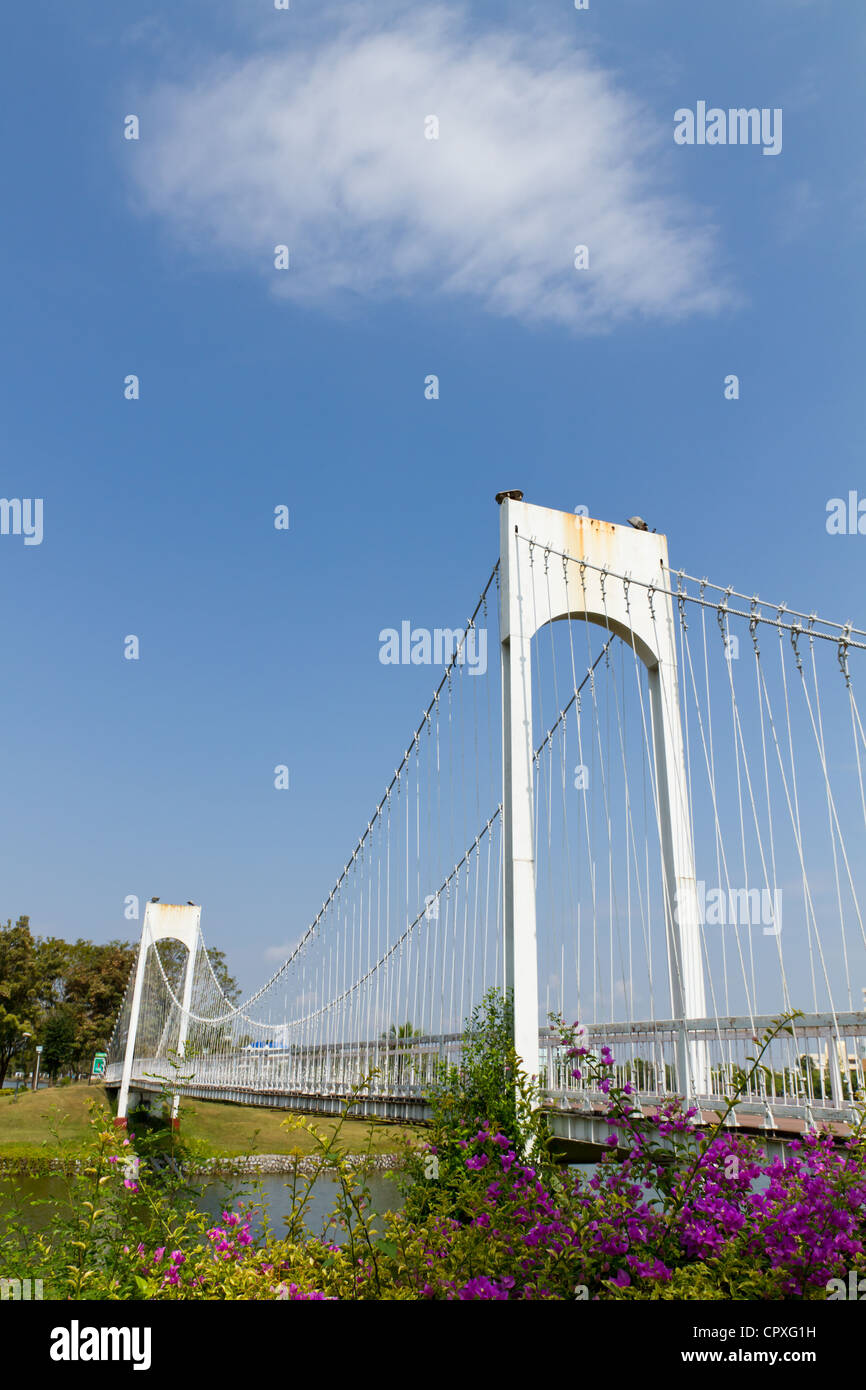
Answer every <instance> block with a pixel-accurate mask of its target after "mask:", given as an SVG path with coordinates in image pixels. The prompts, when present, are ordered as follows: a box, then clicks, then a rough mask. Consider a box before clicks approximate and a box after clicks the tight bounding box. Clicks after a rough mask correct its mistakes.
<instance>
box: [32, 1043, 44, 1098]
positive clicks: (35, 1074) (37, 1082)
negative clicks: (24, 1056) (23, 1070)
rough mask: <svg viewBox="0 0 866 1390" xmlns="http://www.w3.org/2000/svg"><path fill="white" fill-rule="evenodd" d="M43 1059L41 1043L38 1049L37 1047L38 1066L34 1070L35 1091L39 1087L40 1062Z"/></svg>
mask: <svg viewBox="0 0 866 1390" xmlns="http://www.w3.org/2000/svg"><path fill="white" fill-rule="evenodd" d="M41 1058H42V1044H41V1043H38V1044H37V1047H36V1066H35V1067H34V1068H33V1087H32V1089H33V1090H34V1091H35V1090H36V1087H37V1086H38V1085H39V1062H40V1060H41Z"/></svg>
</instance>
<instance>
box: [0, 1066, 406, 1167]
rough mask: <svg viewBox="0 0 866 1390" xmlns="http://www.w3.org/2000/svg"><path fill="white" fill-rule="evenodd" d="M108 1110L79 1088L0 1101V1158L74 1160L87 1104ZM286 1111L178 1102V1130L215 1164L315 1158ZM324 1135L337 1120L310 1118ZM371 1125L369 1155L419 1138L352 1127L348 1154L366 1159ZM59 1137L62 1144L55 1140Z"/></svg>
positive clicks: (91, 1089)
mask: <svg viewBox="0 0 866 1390" xmlns="http://www.w3.org/2000/svg"><path fill="white" fill-rule="evenodd" d="M91 1101H97V1102H99V1103H101V1104H103V1105H104V1104H106V1103H107V1101H106V1093H105V1091H104V1090H103V1089H102V1087H101V1086H97V1085H93V1086H88V1085H87V1083H86V1082H85V1081H79V1082H76V1083H74V1084H73V1085H71V1086H61V1087H56V1088H54V1087H52V1088H50V1089H47V1090H44V1091H38V1092H36V1093H35V1094H34V1093H33V1092H32V1091H19V1093H18V1097H17V1099H15V1100H13V1099H11V1097H10V1096H9V1095H8V1094H7V1093H6V1092H3V1093H2V1095H0V1158H30V1157H36V1156H38V1157H41V1158H44V1157H45V1156H46V1155H48V1156H52V1155H58V1156H59V1155H60V1154H69V1155H74V1154H76V1153H77V1152H78V1151H79V1150H81V1149H82V1148H83V1147H84V1146H85V1145H86V1144H87V1142H88V1141H89V1139H90V1137H91V1130H90V1125H89V1119H90V1113H89V1109H88V1106H89V1103H90V1102H91ZM293 1118H294V1117H293V1115H292V1112H291V1111H289V1110H265V1109H264V1108H263V1107H261V1106H258V1105H230V1104H227V1103H226V1102H223V1101H208V1100H192V1101H188V1102H187V1101H181V1128H182V1131H183V1133H184V1134H186V1135H188V1136H189V1137H190V1138H194V1139H199V1140H202V1141H204V1143H205V1144H206V1145H207V1146H208V1149H209V1151H210V1153H211V1155H213V1156H214V1157H227V1156H234V1155H236V1154H249V1153H269V1154H276V1153H288V1152H290V1151H291V1150H292V1149H300V1150H301V1152H302V1153H312V1152H313V1151H314V1149H315V1145H314V1143H313V1140H312V1138H311V1136H310V1135H309V1134H305V1133H304V1131H303V1130H294V1131H292V1130H291V1129H289V1128H288V1126H287V1124H286V1121H291V1120H292V1119H293ZM304 1118H306V1119H308V1120H312V1121H313V1123H314V1124H315V1125H316V1126H317V1127H318V1128H319V1129H320V1130H321V1131H326V1132H328V1133H330V1132H331V1131H332V1130H333V1129H334V1127H335V1125H336V1124H337V1120H336V1119H334V1118H333V1117H329V1116H324V1115H308V1116H305V1117H304ZM371 1125H372V1135H373V1137H372V1144H371V1151H372V1152H373V1153H377V1154H385V1153H395V1152H396V1151H397V1149H398V1148H399V1142H398V1141H399V1140H400V1139H402V1138H404V1137H407V1136H408V1137H410V1138H411V1137H412V1136H413V1135H414V1136H417V1135H418V1134H419V1133H420V1130H419V1129H417V1128H414V1127H413V1126H411V1125H394V1124H386V1123H383V1122H381V1121H376V1120H372V1121H371V1120H347V1121H346V1122H345V1123H344V1125H343V1130H342V1139H343V1142H344V1144H345V1146H346V1148H348V1149H349V1150H350V1151H351V1152H355V1153H359V1152H361V1151H366V1148H367V1144H368V1140H369V1136H370V1129H371ZM53 1130H56V1131H57V1133H58V1135H59V1139H58V1138H55V1136H54V1134H53V1133H52V1131H53Z"/></svg>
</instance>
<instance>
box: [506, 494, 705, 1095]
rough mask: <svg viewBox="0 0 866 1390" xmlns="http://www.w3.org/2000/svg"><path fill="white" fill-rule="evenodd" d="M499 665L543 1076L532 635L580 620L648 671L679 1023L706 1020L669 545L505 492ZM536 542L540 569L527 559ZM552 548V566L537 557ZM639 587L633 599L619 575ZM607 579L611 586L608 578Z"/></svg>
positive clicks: (688, 1055)
mask: <svg viewBox="0 0 866 1390" xmlns="http://www.w3.org/2000/svg"><path fill="white" fill-rule="evenodd" d="M497 501H498V502H499V503H500V639H501V658H502V776H503V795H502V819H503V847H504V855H503V858H504V875H505V881H504V918H505V961H506V973H505V984H506V988H509V989H511V990H512V992H513V1000H514V1037H515V1047H516V1050H517V1053H518V1055H519V1057H520V1058H521V1061H522V1064H523V1068H524V1070H525V1071H526V1073H527V1074H528V1075H530V1076H537V1075H538V1072H539V1052H538V1031H539V1030H538V1022H539V1020H538V956H537V940H536V902H535V847H534V796H533V761H534V747H533V732H532V663H531V645H532V638H533V637H534V636H535V634H536V632H537V631H539V630H540V629H541V628H542V627H545V626H546V625H547V624H548V623H551V622H557V621H559V620H561V619H569V620H570V619H582V620H584V621H586V622H591V623H596V624H598V625H600V626H602V627H604V628H605V629H606V630H608V631H609V632H613V633H615V634H616V635H618V636H619V637H621V638H622V639H623V641H624V642H625V643H626V644H627V645H628V646H629V647H630V648H632V649H633V650H634V652H635V653H636V655H637V656H638V657H639V658H640V660H641V661H642V662H643V664H644V665H645V667H646V670H647V678H648V686H649V697H650V700H649V703H650V710H651V718H652V741H653V755H654V763H655V777H654V797H655V809H656V815H657V819H658V830H659V838H660V843H661V857H662V881H663V887H664V912H665V924H666V944H667V956H668V974H669V981H670V993H671V1010H672V1017H673V1018H674V1019H676V1020H678V1021H680V1022H683V1023H684V1022H685V1020H686V1019H695V1018H705V1017H706V1004H705V994H704V975H703V967H702V963H701V947H700V912H699V905H698V895H697V884H696V878H695V861H694V846H693V842H692V829H691V815H690V806H689V794H688V782H687V775H686V762H685V755H684V745H683V733H682V725H681V719H680V708H679V687H678V678H677V649H676V627H675V622H674V612H673V603H672V600H671V597H670V592H669V591H670V582H669V571H668V549H667V539H666V537H664V536H660V535H657V534H656V533H655V532H649V531H642V530H637V529H635V528H633V527H631V526H618V525H614V524H612V523H611V522H607V521H597V520H594V519H591V518H590V517H585V516H579V515H575V514H574V513H571V512H561V511H554V510H551V509H549V508H547V507H537V506H533V505H531V504H530V503H527V502H524V501H523V500H522V493H516V492H513V493H500V494H499V495H498V497H497ZM530 543H531V545H532V546H533V547H535V548H537V549H535V555H536V562H535V563H534V564H533V563H531V551H530ZM545 552H547V553H548V556H549V557H550V560H549V563H547V564H541V563H539V559H540V557H541V556H543V555H544V553H545ZM622 577H624V578H627V579H628V580H629V581H630V584H631V583H632V582H633V584H634V591H635V592H636V591H638V590H639V589H640V588H641V587H642V588H643V591H644V594H645V596H648V597H649V602H641V603H637V602H635V601H634V593H633V595H632V601H631V602H630V601H629V597H628V589H627V588H626V586H625V585H623V584H622V583H616V582H612V581H614V580H616V579H618V578H622ZM606 580H607V582H606ZM677 1071H678V1076H677V1090H678V1091H679V1092H680V1093H682V1094H683V1095H684V1096H686V1097H691V1096H695V1095H701V1094H703V1095H706V1094H707V1093H708V1091H709V1089H710V1088H709V1080H710V1076H709V1053H708V1049H707V1044H706V1043H705V1042H701V1041H696V1040H692V1041H687V1040H686V1035H685V1028H683V1031H682V1034H681V1038H680V1042H679V1046H678V1049H677Z"/></svg>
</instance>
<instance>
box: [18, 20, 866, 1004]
mask: <svg viewBox="0 0 866 1390" xmlns="http://www.w3.org/2000/svg"><path fill="white" fill-rule="evenodd" d="M5 31H6V39H7V42H6V44H5V45H4V48H5V57H4V60H3V61H4V66H5V72H4V77H3V92H4V100H5V105H6V108H7V129H8V130H10V131H11V138H9V139H8V141H7V158H6V199H5V202H6V216H5V218H4V225H3V231H2V236H3V241H4V263H5V266H6V271H7V276H6V280H7V284H6V296H5V301H6V313H5V331H4V349H5V351H4V366H3V371H2V373H0V391H2V411H0V418H2V423H3V431H4V436H5V438H4V451H3V461H4V466H3V475H2V486H0V493H2V495H3V496H5V497H7V498H14V497H21V498H27V497H41V498H43V499H44V540H43V542H42V544H41V545H39V546H30V547H25V546H24V545H23V541H22V538H21V537H15V536H0V595H2V599H0V639H2V651H3V654H4V658H5V659H4V680H3V700H4V706H5V709H4V730H5V738H4V756H3V778H2V785H3V795H2V797H0V885H2V890H3V891H2V895H0V913H2V916H3V918H4V919H5V918H6V917H7V916H13V917H14V916H16V915H18V914H19V913H29V914H30V916H31V918H32V920H33V924H34V927H35V928H36V929H37V930H39V931H41V932H46V933H57V934H60V935H64V936H77V935H86V936H90V937H93V938H95V939H97V940H103V939H107V938H109V937H113V936H130V935H132V933H133V931H134V930H137V924H135V923H129V922H127V921H125V920H124V917H123V903H124V899H125V897H126V896H127V895H128V894H138V895H140V897H141V898H142V900H144V899H146V898H147V897H149V896H150V895H152V894H156V895H159V896H161V897H162V899H163V901H181V902H183V901H186V900H187V899H188V898H189V899H193V900H194V901H197V902H201V903H202V904H203V918H202V923H203V928H204V931H205V935H206V937H207V939H208V940H209V941H211V942H213V943H214V944H215V945H219V946H221V947H222V948H223V949H225V950H226V951H227V952H228V955H229V959H230V962H231V964H232V966H233V967H234V969H235V973H237V974H238V976H239V977H240V978H241V980H242V982H243V984H244V985H245V986H253V985H255V984H256V983H257V982H258V981H259V980H260V979H261V978H262V977H263V976H264V974H265V973H269V971H270V969H271V968H272V964H273V955H274V952H275V950H276V949H277V948H278V947H279V946H280V944H282V943H287V944H288V943H291V942H293V941H294V940H296V939H297V937H298V935H299V934H300V932H301V930H302V929H303V927H304V926H305V925H306V923H307V922H308V921H309V919H310V918H311V917H312V916H313V915H314V913H315V912H316V910H317V909H318V907H319V905H320V904H321V901H322V898H323V897H324V895H325V894H326V893H327V891H328V889H329V887H330V885H331V883H332V882H333V880H334V878H335V877H336V875H337V873H338V872H339V870H340V869H341V868H342V866H343V864H344V862H345V860H346V857H347V854H348V853H349V851H350V849H351V847H352V845H353V844H354V842H355V840H356V839H357V836H358V834H359V832H360V830H361V829H362V828H363V826H364V825H365V824H366V821H367V819H368V818H369V815H370V813H371V811H372V809H373V807H374V805H375V804H376V802H377V801H378V799H379V797H380V795H381V793H382V790H383V788H384V784H385V781H386V780H387V777H388V776H389V775H390V772H391V770H392V769H393V767H394V766H395V762H396V760H397V759H398V758H399V756H400V754H401V753H402V751H403V749H404V747H405V744H406V740H407V738H408V736H409V733H410V731H411V729H412V728H414V726H415V723H416V722H417V718H418V715H419V714H420V710H421V708H422V706H423V705H424V704H425V703H426V700H427V698H428V696H429V694H430V692H431V690H432V687H433V684H434V674H433V673H432V672H431V671H430V670H429V669H425V668H420V669H418V668H413V667H390V666H383V665H381V664H380V662H379V660H378V651H379V644H378V634H379V631H380V629H381V628H383V627H386V626H399V623H400V621H401V620H403V619H409V620H411V621H412V623H413V624H414V625H416V626H427V627H431V628H433V627H437V626H440V627H453V626H456V625H458V624H459V623H461V622H462V621H463V620H464V619H465V618H466V616H467V615H468V613H469V612H470V611H471V608H472V606H473V605H474V602H475V599H476V597H477V595H478V593H479V591H480V589H481V586H482V585H483V583H484V581H485V579H486V577H487V575H488V573H489V571H490V568H491V566H492V564H493V562H494V559H495V557H496V551H497V546H498V515H497V508H496V506H495V503H494V500H493V499H494V494H495V492H496V491H498V490H499V489H502V488H509V487H520V488H522V489H523V490H524V492H525V494H526V498H527V500H529V501H533V502H538V503H540V504H544V505H549V506H553V507H560V508H563V509H570V508H572V507H574V506H575V505H577V504H584V505H586V506H588V507H589V510H590V513H591V514H592V515H594V516H598V517H601V518H604V519H607V520H612V521H623V520H625V518H626V517H628V516H630V515H632V514H633V513H635V512H637V513H640V514H641V515H643V516H646V517H647V518H648V520H649V521H650V524H651V525H654V526H656V527H657V528H658V529H659V530H660V531H664V532H666V533H667V535H668V537H669V543H670V551H671V557H672V560H673V562H674V564H676V565H682V566H683V567H684V568H685V569H687V570H688V571H690V572H691V573H693V574H705V573H706V574H709V575H710V576H711V577H712V578H714V579H716V580H718V581H719V582H721V583H728V582H730V583H734V584H736V585H737V587H739V588H742V589H744V590H745V591H748V592H752V591H758V592H760V593H761V594H762V595H765V596H767V597H768V598H769V599H778V600H786V601H787V602H788V603H790V604H791V605H794V606H798V607H803V608H806V609H812V608H815V609H817V610H819V611H820V612H821V613H822V614H824V615H825V616H828V617H830V618H836V619H840V620H843V621H844V620H846V619H848V618H851V619H852V620H854V621H855V622H858V623H860V624H861V625H862V624H863V620H864V618H866V613H864V611H863V592H864V590H863V573H864V551H863V547H864V546H866V540H864V538H863V537H861V536H844V537H831V536H828V535H827V533H826V529H825V519H826V504H827V501H828V499H829V498H831V497H834V496H839V495H846V494H847V492H848V491H849V490H850V489H859V491H860V493H861V494H866V473H864V468H863V462H862V459H863V454H862V423H863V421H862V401H863V387H862V383H863V369H864V361H863V332H862V323H863V310H864V303H863V299H864V296H863V284H864V277H863V272H862V243H863V233H864V224H866V200H864V195H863V186H864V184H863V174H864V141H863V114H862V99H861V96H860V94H859V78H860V74H861V72H862V63H863V56H864V54H863V50H864V36H866V26H864V21H863V16H862V12H861V10H860V8H859V7H858V6H856V5H854V4H850V3H849V4H839V3H837V4H830V3H829V0H828V2H827V3H822V2H821V0H815V2H814V3H798V4H794V3H791V0H749V2H748V3H745V0H732V3H730V4H727V5H719V6H699V7H698V6H695V5H694V4H691V3H685V2H683V3H675V2H674V0H667V3H665V4H664V5H659V4H655V3H647V2H646V0H622V2H621V3H618V4H616V5H614V4H612V3H610V2H609V0H591V6H590V9H589V10H588V11H585V12H577V11H575V10H574V9H573V7H569V5H567V4H566V3H564V0H563V3H560V4H557V5H553V4H546V5H536V6H532V5H530V6H526V5H521V6H517V5H511V6H509V5H506V6H504V7H503V6H502V5H501V4H497V5H496V6H493V5H487V4H475V5H473V6H472V8H471V14H470V16H469V18H465V17H462V16H461V11H460V10H452V11H450V12H449V13H447V14H446V12H445V11H444V10H443V9H440V8H439V7H437V6H435V5H432V6H427V7H425V8H424V10H423V11H421V10H420V9H419V8H418V7H417V6H411V7H401V6H395V7H393V8H390V7H389V6H388V5H378V4H377V5H376V6H375V7H374V6H365V5H355V6H327V5H325V6H320V5H315V6H313V5H310V4H306V3H303V2H302V0H292V9H291V10H290V11H289V12H276V11H274V10H273V8H272V6H270V5H269V3H268V0H257V3H253V0H246V3H244V4H243V5H241V4H237V5H235V4H231V3H221V4H213V3H198V2H197V0H173V3H172V4H164V3H152V4H144V5H139V6H135V7H130V6H126V7H113V8H112V9H111V10H109V9H107V7H105V6H104V5H103V4H97V3H92V2H90V0H82V3H78V4H76V5H74V6H70V5H64V4H62V3H60V0H50V2H46V0H31V3H30V4H29V5H28V6H26V7H24V6H20V7H15V8H14V9H13V10H12V11H10V13H9V14H8V15H7V16H6V20H5ZM699 100H705V101H707V103H708V104H709V105H718V106H720V107H723V108H727V107H731V106H757V107H767V108H782V110H783V113H784V127H783V129H784V139H783V149H782V152H781V154H780V155H778V156H777V157H765V156H763V155H762V152H761V150H760V148H755V147H740V146H734V147H718V148H710V147H706V146H704V147H697V146H695V147H679V146H677V145H675V144H674V141H673V135H672V132H673V124H674V111H675V110H676V109H678V108H681V107H694V106H695V104H696V103H697V102H698V101H699ZM413 103H414V106H413ZM440 108H441V112H440V119H441V133H440V139H439V141H438V142H432V141H425V140H424V138H423V120H424V117H425V116H426V115H427V114H428V113H429V112H431V111H432V112H436V111H439V110H440ZM129 113H135V114H138V115H139V117H140V122H141V138H140V139H139V141H137V142H134V141H126V140H124V138H123V122H124V117H125V116H126V115H127V114H129ZM416 118H417V121H416ZM401 122H402V124H401ZM434 159H437V160H438V164H437V165H436V166H435V168H434V167H433V166H432V160H434ZM583 227H589V228H590V229H591V233H590V234H588V235H586V236H584V235H582V234H581V228H583ZM575 228H577V230H575ZM283 229H285V231H284V232H283ZM277 241H286V242H287V243H288V244H290V247H291V255H292V265H291V269H290V270H289V271H288V272H278V271H275V270H274V269H273V246H274V244H275V243H276V242H277ZM580 241H588V242H589V243H590V247H591V256H592V257H593V258H594V259H597V262H598V269H597V273H596V278H595V280H594V281H593V282H592V285H591V287H590V286H589V283H588V282H587V284H585V285H584V284H581V285H580V286H579V287H578V284H577V277H578V276H579V275H580V274H581V272H577V271H575V270H574V269H573V268H572V267H571V265H570V260H569V258H570V254H571V248H572V245H573V244H574V243H575V242H580ZM558 248H561V253H562V264H561V266H560V264H559V263H558V262H556V264H554V263H553V262H554V261H555V259H556V256H558V255H559V249H558ZM596 253H597V256H596ZM281 276H282V278H280V277H281ZM128 373H136V374H137V375H139V377H140V380H141V398H140V400H138V401H134V402H130V401H126V400H124V396H123V382H124V378H125V377H126V376H127V374H128ZM429 373H435V374H437V375H438V377H439V379H440V398H439V399H438V400H436V401H428V400H425V398H424V379H425V377H426V376H427V375H428V374H429ZM728 373H736V374H737V375H738V376H739V378H740V391H741V395H740V399H739V400H738V401H726V400H725V399H724V395H723V383H724V378H725V376H726V375H727V374H728ZM279 503H285V504H286V505H288V507H289V508H290V511H291V528H290V530H289V531H288V532H287V533H282V532H276V531H275V530H274V529H273V525H272V516H273V508H274V506H275V505H277V504H279ZM130 633H134V634H136V635H137V636H138V637H139V638H140V642H141V659H140V660H139V661H136V662H132V661H126V660H124V659H123V639H124V637H125V636H126V635H127V634H130ZM278 763H285V764H286V765H288V767H289V768H290V775H291V788H290V790H289V792H287V793H279V792H276V791H275V790H274V787H273V768H274V766H275V765H276V764H278Z"/></svg>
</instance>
